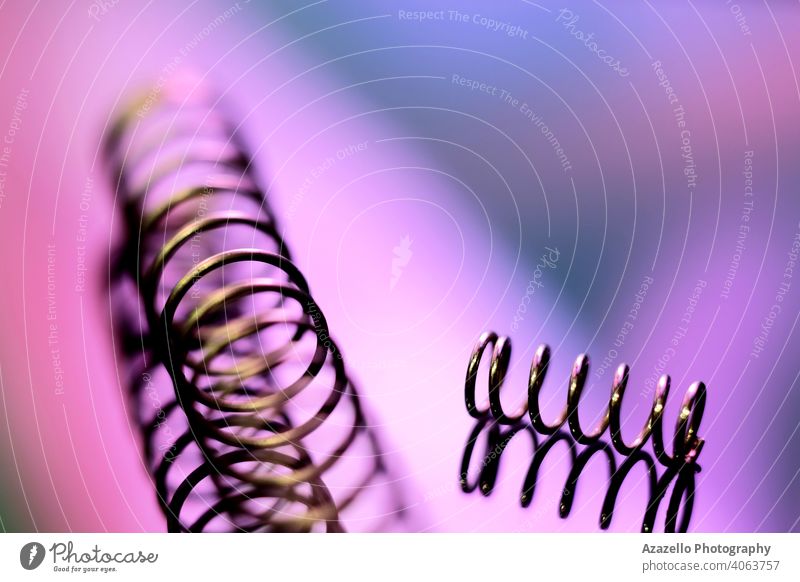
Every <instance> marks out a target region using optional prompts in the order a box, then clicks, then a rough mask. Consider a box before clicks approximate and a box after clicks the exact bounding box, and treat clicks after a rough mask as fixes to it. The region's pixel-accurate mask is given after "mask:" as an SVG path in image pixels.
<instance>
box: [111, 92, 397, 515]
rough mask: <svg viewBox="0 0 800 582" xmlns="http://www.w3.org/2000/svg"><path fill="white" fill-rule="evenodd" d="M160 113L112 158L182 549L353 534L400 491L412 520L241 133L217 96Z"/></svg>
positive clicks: (180, 102)
mask: <svg viewBox="0 0 800 582" xmlns="http://www.w3.org/2000/svg"><path fill="white" fill-rule="evenodd" d="M150 101H152V97H151V98H150V99H149V100H148V99H145V100H142V101H140V102H138V103H137V104H134V105H133V106H132V107H131V108H130V109H129V110H128V111H127V113H126V114H124V115H123V116H122V117H121V118H120V119H119V121H118V122H117V123H116V125H114V127H113V128H112V129H111V131H110V132H109V134H108V137H107V139H106V142H105V154H106V157H107V161H108V165H109V167H110V171H111V173H112V176H113V177H114V178H115V184H114V185H115V191H116V192H117V194H118V195H120V197H121V199H122V204H123V208H124V218H125V223H126V236H125V239H124V240H123V241H122V244H121V250H120V252H119V253H118V256H117V257H115V258H114V259H112V281H111V286H112V301H114V306H113V308H112V314H116V317H117V320H118V325H116V326H115V327H117V329H118V330H120V335H121V339H122V349H123V352H124V355H125V358H126V361H127V363H128V369H129V370H130V378H129V384H130V386H131V392H132V394H133V396H134V398H135V403H136V406H135V410H136V416H137V420H138V421H139V422H140V423H141V425H142V426H143V427H144V433H145V435H144V436H145V455H146V458H147V460H148V463H149V466H150V471H151V474H152V476H153V480H154V482H155V486H156V490H157V493H158V496H159V499H160V502H161V505H162V510H163V511H164V513H165V515H166V517H167V525H168V529H169V531H211V530H214V531H219V530H223V531H227V530H232V531H311V530H314V529H319V527H320V526H321V527H323V528H324V529H325V530H327V531H343V530H344V524H343V522H342V519H341V514H342V512H344V511H346V510H348V508H351V507H353V506H357V505H359V504H360V503H361V500H362V498H363V497H364V494H365V492H368V491H370V490H372V491H373V492H375V491H378V492H379V493H380V494H381V495H388V494H389V493H387V492H386V491H387V488H388V489H389V490H390V495H391V497H390V498H391V499H392V505H393V507H392V508H391V509H387V508H386V507H383V508H382V511H383V512H384V513H383V514H382V517H381V518H382V519H385V521H389V522H394V521H397V520H398V518H400V519H402V517H403V515H402V507H403V505H402V493H401V492H399V491H398V490H397V487H396V486H393V485H391V484H390V485H388V486H386V487H384V486H383V485H385V483H384V482H381V480H384V481H388V479H387V475H388V469H387V467H386V466H385V464H384V461H383V449H382V446H381V444H380V443H379V441H378V438H377V436H376V434H375V431H374V430H373V429H372V428H371V427H370V425H369V422H368V421H367V418H366V414H365V412H364V410H363V408H362V405H361V399H360V396H359V393H358V391H357V389H356V387H355V385H354V384H353V382H352V381H351V380H350V378H349V377H348V375H347V372H346V369H345V365H344V360H343V358H342V354H341V351H340V350H339V347H338V345H337V344H336V343H335V341H334V340H333V339H332V338H331V335H330V331H329V328H328V323H327V321H326V319H325V316H324V314H323V312H322V310H321V309H320V308H319V306H318V305H317V303H316V302H315V301H314V298H313V296H312V295H311V293H310V291H309V286H308V283H307V282H306V279H305V277H304V276H303V274H302V273H301V272H300V270H299V269H298V268H297V267H296V266H295V265H294V263H293V262H292V261H291V255H290V253H289V250H288V249H287V247H286V245H285V244H284V241H283V240H282V238H281V236H280V235H279V231H278V228H277V225H276V222H275V219H274V216H273V214H272V212H271V210H270V208H269V206H268V204H267V200H266V196H265V195H264V193H263V192H262V191H261V189H260V188H259V187H258V185H257V179H256V176H255V174H254V171H253V168H252V166H251V164H250V161H249V156H248V155H247V154H246V150H245V148H244V146H243V144H242V143H241V142H240V140H239V138H238V135H237V133H236V131H235V128H233V127H232V126H231V124H230V123H229V122H228V120H227V117H226V116H225V114H224V112H222V111H220V110H219V108H218V107H217V106H216V105H215V102H214V99H213V97H212V96H209V95H207V94H206V95H199V96H198V95H197V94H195V95H194V96H191V95H190V96H187V94H186V93H185V92H182V91H180V90H177V91H176V90H173V89H170V88H169V87H167V88H165V89H164V90H163V91H162V93H161V94H159V95H158V102H157V103H156V104H155V106H154V104H153V103H151V102H150ZM165 385H166V386H167V389H165V388H164V386H165ZM153 410H155V414H152V411H153ZM348 459H355V461H352V462H357V464H356V465H354V466H353V468H350V467H348V465H347V462H348ZM331 479H333V480H334V481H336V483H337V485H336V486H335V487H331V486H330V480H331ZM374 515H376V514H375V513H373V514H370V518H373V517H374ZM358 519H362V518H361V517H358ZM363 519H364V520H365V521H366V518H363ZM363 523H364V522H361V521H359V525H360V526H361V527H360V528H361V529H364V528H366V526H364V525H363ZM376 527H378V526H376ZM378 528H379V529H383V528H390V525H386V524H383V525H381V526H379V527H378ZM366 529H368V528H366Z"/></svg>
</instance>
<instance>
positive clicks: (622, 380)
mask: <svg viewBox="0 0 800 582" xmlns="http://www.w3.org/2000/svg"><path fill="white" fill-rule="evenodd" d="M490 346H491V348H492V351H491V361H490V363H489V395H488V401H487V403H485V404H483V405H482V406H478V405H477V404H476V396H475V388H476V382H477V375H478V368H479V367H480V363H481V359H482V358H483V354H484V352H485V351H486V350H487V349H489V348H490ZM510 361H511V341H510V340H509V338H508V337H505V336H501V337H498V335H497V334H495V333H494V332H484V333H483V334H481V336H480V338H479V339H478V342H477V343H476V344H475V348H474V349H473V351H472V355H471V356H470V359H469V366H468V367H467V377H466V382H465V390H464V400H465V403H466V407H467V412H468V413H469V414H470V416H472V417H473V418H476V419H482V418H484V417H485V416H487V415H491V416H492V417H493V418H494V419H495V421H496V422H498V423H499V424H502V425H513V424H517V423H519V422H520V421H521V420H523V419H524V418H525V416H526V414H527V416H528V417H529V418H530V423H531V426H532V427H533V428H534V429H535V430H536V431H537V432H539V433H541V434H545V435H552V434H555V433H556V432H557V431H558V430H559V429H561V427H562V426H564V425H565V424H566V425H567V426H568V428H569V432H570V433H571V434H572V437H573V438H574V439H575V441H576V442H577V443H579V444H582V445H592V444H595V443H597V442H598V441H599V439H600V437H601V436H602V435H603V434H604V433H605V431H606V429H608V430H609V431H610V434H611V442H612V444H613V446H614V448H615V449H616V450H617V451H618V452H619V453H620V454H622V455H625V456H628V455H632V454H634V453H636V452H637V451H639V450H640V449H641V448H642V447H643V446H644V444H645V443H646V442H647V440H648V439H650V440H651V441H652V443H653V452H654V453H655V456H656V458H657V459H658V460H659V461H660V462H661V463H662V464H663V465H665V466H672V465H674V464H676V463H677V464H680V463H683V462H691V461H694V460H696V459H697V457H698V456H699V455H700V452H701V450H702V448H703V443H704V441H703V439H701V438H700V437H699V436H698V430H699V428H700V422H701V421H702V419H703V411H704V410H705V402H706V387H705V384H703V383H702V382H695V383H693V384H692V385H691V386H690V387H689V389H688V390H687V391H686V394H685V395H684V397H683V403H682V404H681V409H680V413H679V415H678V419H677V421H676V423H675V433H674V437H673V441H672V453H671V454H670V453H669V452H667V450H666V448H665V446H664V436H663V415H664V407H665V404H666V401H667V397H668V396H669V390H670V377H669V376H668V375H663V376H662V377H661V378H660V379H659V381H658V385H657V388H656V391H655V395H654V397H653V404H652V407H651V409H650V413H649V415H648V417H647V420H646V421H645V423H644V427H643V428H642V430H641V431H640V432H639V434H638V435H637V436H636V438H634V439H633V441H631V442H630V443H628V442H626V441H625V439H624V438H623V437H622V426H621V424H622V422H621V416H622V401H623V398H624V396H625V389H626V387H627V385H628V376H629V373H630V369H629V368H628V366H627V365H625V364H622V365H620V366H619V368H617V371H616V374H615V375H614V380H613V384H612V386H611V397H610V399H609V403H608V409H607V410H606V412H605V414H604V416H603V418H602V420H601V421H600V422H599V424H598V425H597V426H596V427H595V428H594V429H593V430H592V431H591V432H586V431H585V430H584V429H583V427H582V425H581V422H580V419H579V415H578V406H579V403H580V399H581V394H582V392H583V388H584V386H585V384H586V379H587V376H588V374H589V357H588V356H587V355H585V354H581V355H580V356H578V358H577V359H576V360H575V364H574V365H573V367H572V373H571V374H570V379H569V390H568V392H567V402H566V405H565V407H564V409H563V410H562V411H561V413H560V414H559V415H558V416H557V418H556V419H555V420H554V421H552V422H547V421H545V420H544V419H542V415H541V410H540V405H539V393H540V392H541V389H542V385H543V383H544V380H545V377H546V375H547V372H548V370H549V364H550V348H549V347H547V346H546V345H541V346H539V349H538V350H537V351H536V354H535V356H534V358H533V362H532V363H531V369H530V375H529V379H528V395H527V399H526V400H525V401H524V402H522V403H521V404H520V405H519V406H518V407H517V409H516V410H515V412H513V413H511V414H507V413H506V412H505V410H504V409H503V405H502V403H501V401H500V390H501V388H502V386H503V382H504V380H505V376H506V373H507V371H508V368H509V364H510Z"/></svg>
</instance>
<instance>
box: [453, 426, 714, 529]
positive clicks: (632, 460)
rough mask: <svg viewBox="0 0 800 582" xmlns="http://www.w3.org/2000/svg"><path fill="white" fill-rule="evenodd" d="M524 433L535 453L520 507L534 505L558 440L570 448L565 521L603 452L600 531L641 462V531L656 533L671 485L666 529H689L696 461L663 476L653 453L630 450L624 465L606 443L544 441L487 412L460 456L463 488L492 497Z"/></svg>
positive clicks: (562, 435)
mask: <svg viewBox="0 0 800 582" xmlns="http://www.w3.org/2000/svg"><path fill="white" fill-rule="evenodd" d="M520 433H527V434H528V435H529V436H530V437H531V441H532V445H533V455H532V457H531V461H530V465H529V466H528V470H527V472H526V473H525V478H524V481H523V485H522V489H521V492H520V504H521V505H522V507H528V506H530V505H531V502H532V501H533V498H534V493H535V490H536V485H537V483H538V481H539V470H540V468H541V466H542V463H544V460H545V458H546V457H547V455H548V454H549V453H550V451H551V450H552V449H553V447H554V446H555V445H556V444H557V443H559V442H564V443H566V444H567V446H568V447H569V456H570V462H571V465H570V471H569V475H568V476H567V480H566V483H565V484H564V488H563V490H562V494H561V500H560V503H559V516H560V517H561V518H562V519H566V518H567V517H569V515H570V512H571V510H572V506H573V503H574V501H575V496H576V489H577V487H578V481H579V480H580V477H581V474H582V473H583V471H584V470H585V469H586V467H587V465H588V463H589V461H590V460H591V459H592V457H594V456H595V455H597V454H599V455H600V456H601V457H605V459H606V462H607V465H608V470H609V478H608V482H607V483H608V485H607V490H606V492H605V494H604V495H603V504H602V508H601V510H600V520H599V525H600V528H601V529H604V530H605V529H608V528H609V527H610V525H611V522H612V519H613V518H614V510H615V507H616V504H617V497H618V495H619V492H620V489H621V488H622V485H623V483H624V482H625V480H626V479H628V475H629V474H630V473H631V470H632V469H633V468H634V467H635V466H636V465H638V464H640V463H641V464H643V465H644V467H645V470H646V479H647V484H648V496H647V505H646V506H645V508H644V513H643V517H642V527H641V531H642V532H643V533H650V532H653V531H654V527H655V522H656V518H657V516H658V510H659V507H660V506H661V503H662V501H663V500H664V498H665V497H666V496H667V492H668V491H669V488H670V486H671V485H672V486H673V487H672V493H671V495H670V496H669V503H668V504H667V509H666V514H665V518H664V531H665V532H675V531H676V530H677V531H680V532H685V531H687V530H688V528H689V524H690V522H691V518H692V511H693V509H694V497H695V489H696V484H695V476H696V474H697V473H698V472H699V471H700V466H699V465H698V464H697V463H695V462H687V463H674V464H672V465H670V466H669V467H667V468H666V469H665V471H664V473H663V474H662V475H660V476H659V475H658V470H657V468H656V464H655V461H654V460H653V457H652V456H651V455H650V454H648V453H646V452H644V451H642V450H638V451H636V452H634V453H632V454H631V455H629V456H628V457H627V458H626V459H625V460H624V462H623V463H622V464H621V465H619V466H617V461H616V457H615V455H614V452H613V450H612V448H611V446H610V445H608V444H607V443H602V442H600V441H596V442H594V443H592V444H590V445H589V446H587V447H585V448H584V449H583V450H582V451H580V453H579V452H578V451H577V450H576V443H575V441H574V439H573V438H572V437H571V435H570V434H569V433H567V432H565V431H563V430H557V431H555V432H554V433H552V434H551V435H549V436H548V437H547V439H545V440H544V441H543V442H540V440H539V437H538V436H537V434H538V433H536V432H535V431H534V430H533V427H532V426H531V425H529V424H524V423H522V422H519V423H517V424H515V425H511V426H504V425H501V424H500V423H499V422H498V421H497V420H495V419H493V418H491V416H489V415H485V416H484V417H483V418H482V419H480V420H478V421H477V422H476V424H475V426H474V428H473V429H472V432H471V433H470V435H469V437H468V438H467V443H466V446H465V447H464V453H463V455H462V458H461V470H460V482H461V490H462V491H464V492H465V493H472V492H473V491H475V490H476V489H478V490H479V491H480V492H481V494H483V495H484V496H487V497H488V496H489V495H491V493H492V491H493V490H494V487H495V484H496V482H497V475H498V473H499V471H500V461H501V459H502V457H503V454H504V452H505V450H506V448H507V447H508V445H509V444H510V442H511V441H512V440H513V439H514V438H515V437H516V435H518V434H520ZM481 437H483V438H484V440H485V446H484V453H483V456H482V457H479V458H480V459H482V460H481V465H480V469H479V470H478V474H477V476H475V477H474V478H472V479H471V478H470V474H469V473H470V467H471V465H472V464H473V457H474V456H475V447H476V444H477V442H478V441H479V440H480V439H481ZM593 490H595V491H602V489H599V488H597V487H594V488H593ZM681 509H682V512H681Z"/></svg>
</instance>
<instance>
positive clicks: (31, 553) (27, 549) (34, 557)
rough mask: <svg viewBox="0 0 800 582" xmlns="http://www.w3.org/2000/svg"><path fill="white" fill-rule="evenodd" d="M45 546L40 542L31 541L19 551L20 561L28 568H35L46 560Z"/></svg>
mask: <svg viewBox="0 0 800 582" xmlns="http://www.w3.org/2000/svg"><path fill="white" fill-rule="evenodd" d="M44 554H45V551H44V546H43V545H42V544H40V543H39V542H30V543H28V544H25V545H24V546H22V549H21V550H20V551H19V563H20V564H22V567H23V568H25V569H26V570H35V569H36V568H38V567H39V566H41V565H42V562H43V561H44Z"/></svg>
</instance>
